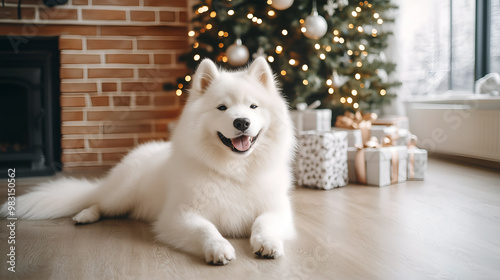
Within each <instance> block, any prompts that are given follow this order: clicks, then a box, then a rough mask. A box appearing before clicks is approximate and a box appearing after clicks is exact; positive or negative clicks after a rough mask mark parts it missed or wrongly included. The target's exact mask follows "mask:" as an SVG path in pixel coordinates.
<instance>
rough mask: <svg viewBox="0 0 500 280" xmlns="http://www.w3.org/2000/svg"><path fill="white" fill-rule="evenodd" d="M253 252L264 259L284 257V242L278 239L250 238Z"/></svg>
mask: <svg viewBox="0 0 500 280" xmlns="http://www.w3.org/2000/svg"><path fill="white" fill-rule="evenodd" d="M250 245H252V248H253V252H254V253H255V254H256V255H257V256H259V257H262V258H266V259H275V258H278V257H281V256H283V255H284V253H285V252H284V249H283V240H281V239H278V238H270V237H267V238H266V237H262V236H252V238H250Z"/></svg>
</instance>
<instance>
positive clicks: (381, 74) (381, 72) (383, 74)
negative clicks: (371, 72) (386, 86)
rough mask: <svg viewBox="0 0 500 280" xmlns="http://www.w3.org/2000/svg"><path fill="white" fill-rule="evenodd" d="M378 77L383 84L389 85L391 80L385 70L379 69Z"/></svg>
mask: <svg viewBox="0 0 500 280" xmlns="http://www.w3.org/2000/svg"><path fill="white" fill-rule="evenodd" d="M376 72H377V75H378V76H379V78H380V80H381V81H382V82H383V83H387V80H388V79H389V75H388V74H387V71H385V70H384V69H381V68H379V69H377V71H376Z"/></svg>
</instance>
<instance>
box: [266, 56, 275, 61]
mask: <svg viewBox="0 0 500 280" xmlns="http://www.w3.org/2000/svg"><path fill="white" fill-rule="evenodd" d="M267 61H269V62H271V63H273V62H274V56H271V55H270V56H268V57H267Z"/></svg>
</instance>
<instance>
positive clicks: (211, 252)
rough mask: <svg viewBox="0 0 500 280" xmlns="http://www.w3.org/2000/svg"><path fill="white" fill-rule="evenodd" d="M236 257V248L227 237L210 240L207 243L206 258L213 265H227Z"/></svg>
mask: <svg viewBox="0 0 500 280" xmlns="http://www.w3.org/2000/svg"><path fill="white" fill-rule="evenodd" d="M235 258H236V254H235V252H234V248H233V246H232V245H231V243H229V241H227V240H226V239H220V240H213V241H208V242H207V243H206V244H205V260H206V261H207V263H209V264H213V265H226V264H228V263H229V262H230V261H231V260H234V259H235Z"/></svg>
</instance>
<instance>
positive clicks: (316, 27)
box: [304, 1, 328, 40]
mask: <svg viewBox="0 0 500 280" xmlns="http://www.w3.org/2000/svg"><path fill="white" fill-rule="evenodd" d="M304 27H305V28H306V30H305V32H304V36H306V37H307V38H309V39H314V40H317V39H319V38H321V37H323V36H325V34H326V31H327V30H328V23H327V22H326V20H325V18H324V17H322V16H320V15H318V10H317V9H316V1H314V3H313V10H312V13H311V15H310V16H308V17H306V20H305V22H304Z"/></svg>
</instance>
